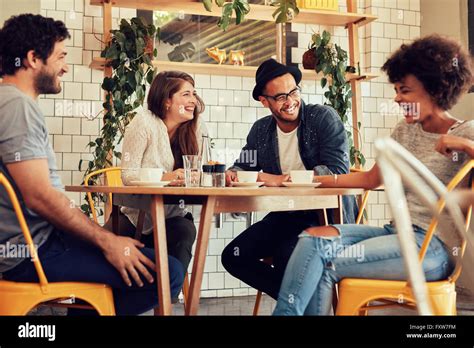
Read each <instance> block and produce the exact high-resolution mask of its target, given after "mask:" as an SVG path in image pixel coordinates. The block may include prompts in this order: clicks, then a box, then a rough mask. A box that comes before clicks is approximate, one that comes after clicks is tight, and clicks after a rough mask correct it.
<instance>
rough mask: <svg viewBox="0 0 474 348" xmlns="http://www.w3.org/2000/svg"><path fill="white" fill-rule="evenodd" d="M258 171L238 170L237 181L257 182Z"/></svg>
mask: <svg viewBox="0 0 474 348" xmlns="http://www.w3.org/2000/svg"><path fill="white" fill-rule="evenodd" d="M257 178H258V172H247V171H238V172H237V179H239V182H257Z"/></svg>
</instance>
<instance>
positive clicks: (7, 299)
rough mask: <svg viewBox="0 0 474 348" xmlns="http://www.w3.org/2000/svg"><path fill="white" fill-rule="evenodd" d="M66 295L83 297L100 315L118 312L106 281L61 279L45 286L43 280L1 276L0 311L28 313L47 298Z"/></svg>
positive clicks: (2, 313) (12, 313)
mask: <svg viewBox="0 0 474 348" xmlns="http://www.w3.org/2000/svg"><path fill="white" fill-rule="evenodd" d="M65 298H72V299H73V300H76V299H77V300H83V301H85V302H87V303H88V304H90V305H91V306H92V307H93V309H95V310H97V312H98V313H99V314H100V315H115V309H114V302H113V295H112V289H111V288H110V287H109V286H107V285H104V284H96V283H80V282H57V283H48V285H47V286H46V287H44V288H42V287H41V285H40V284H39V283H24V282H13V281H7V280H0V315H26V314H27V313H28V312H29V311H30V310H32V309H33V308H35V307H36V306H38V305H39V304H41V303H43V302H48V301H52V300H60V299H65Z"/></svg>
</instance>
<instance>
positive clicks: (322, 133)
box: [222, 59, 356, 299]
mask: <svg viewBox="0 0 474 348" xmlns="http://www.w3.org/2000/svg"><path fill="white" fill-rule="evenodd" d="M300 81H301V71H300V70H299V69H298V68H296V67H287V66H285V65H282V64H280V63H278V62H277V61H275V60H274V59H269V60H267V61H265V62H263V63H262V64H261V65H260V66H259V68H258V69H257V74H256V85H255V88H254V90H253V93H252V96H253V98H254V99H255V100H259V101H260V102H261V103H262V104H263V105H264V106H265V107H267V108H269V109H270V111H271V113H272V115H270V116H266V117H264V118H262V119H260V120H258V121H257V122H255V124H254V125H253V127H252V129H251V130H250V132H249V134H248V136H247V144H246V145H245V147H244V148H243V149H242V151H241V154H240V157H239V159H237V161H236V162H235V163H234V165H233V166H232V167H231V168H229V170H228V171H227V172H226V180H227V184H230V183H231V182H232V181H236V180H237V176H236V171H240V170H244V171H260V173H259V175H258V181H263V182H265V184H266V186H281V185H282V182H284V181H288V179H289V175H288V174H289V172H290V170H313V171H314V174H315V175H331V174H332V175H334V174H345V173H348V172H349V156H348V153H347V150H348V142H347V137H346V130H345V128H344V125H343V124H342V122H341V119H340V117H339V115H338V114H337V112H336V111H335V110H334V109H333V108H331V107H329V106H323V105H309V104H308V105H306V104H305V103H304V102H303V101H302V100H301V90H300V87H299V86H298V84H299V83H300ZM249 158H253V159H255V158H256V161H248V159H249ZM343 204H344V212H343V217H344V222H345V223H353V222H354V217H355V216H356V215H355V214H356V211H355V200H354V197H347V196H346V197H343ZM317 216H318V215H317V213H316V211H314V210H311V211H293V212H273V213H270V214H268V215H267V216H265V218H264V219H263V220H262V221H259V222H257V223H255V224H254V225H252V226H250V227H249V228H248V229H246V230H245V231H243V232H242V233H241V234H240V235H239V236H237V237H236V238H235V239H234V240H233V241H232V242H231V243H229V244H228V245H227V247H226V248H225V249H224V251H223V253H222V264H223V266H224V267H225V269H226V270H227V271H228V272H229V273H230V274H232V275H233V276H234V277H236V278H238V279H240V280H242V281H244V282H245V283H247V284H249V285H250V286H252V287H253V288H256V289H258V290H260V291H263V292H265V293H266V294H268V295H270V296H271V297H273V298H275V299H276V298H277V296H278V291H279V289H280V284H281V281H282V279H283V274H284V271H285V267H286V264H287V262H288V259H289V257H290V255H291V253H292V251H293V249H294V247H295V245H296V242H297V240H298V235H299V234H300V233H301V232H302V231H303V230H304V229H306V228H308V227H310V226H316V225H319V224H320V223H319V221H318V218H317ZM329 216H330V219H331V218H332V214H329ZM330 222H331V221H330ZM268 257H272V258H273V267H272V266H270V265H268V264H266V263H264V262H262V261H261V260H262V259H264V258H268Z"/></svg>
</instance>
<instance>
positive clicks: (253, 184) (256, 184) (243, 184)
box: [232, 181, 264, 187]
mask: <svg viewBox="0 0 474 348" xmlns="http://www.w3.org/2000/svg"><path fill="white" fill-rule="evenodd" d="M263 184H264V182H263V181H258V182H238V181H236V182H233V183H232V187H260V186H262V185H263Z"/></svg>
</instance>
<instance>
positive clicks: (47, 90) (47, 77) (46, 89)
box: [35, 69, 61, 94]
mask: <svg viewBox="0 0 474 348" xmlns="http://www.w3.org/2000/svg"><path fill="white" fill-rule="evenodd" d="M35 90H36V92H37V93H38V94H58V93H60V92H61V83H59V84H57V83H56V74H54V73H49V72H47V71H46V70H45V69H42V70H41V71H40V73H39V74H38V76H37V77H36V79H35Z"/></svg>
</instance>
